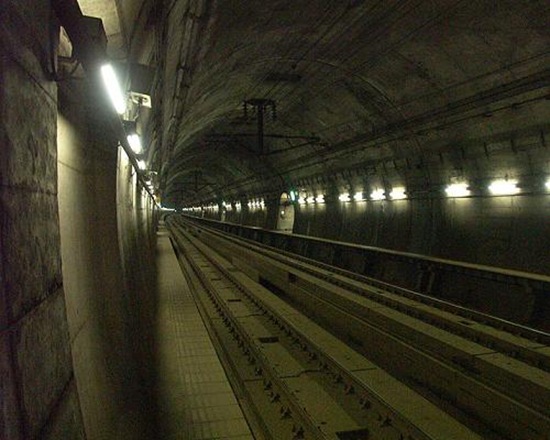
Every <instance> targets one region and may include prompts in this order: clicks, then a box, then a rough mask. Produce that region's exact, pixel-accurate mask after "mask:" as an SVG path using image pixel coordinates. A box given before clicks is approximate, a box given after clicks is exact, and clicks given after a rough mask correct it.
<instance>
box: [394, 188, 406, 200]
mask: <svg viewBox="0 0 550 440" xmlns="http://www.w3.org/2000/svg"><path fill="white" fill-rule="evenodd" d="M390 198H391V199H392V200H403V199H406V198H407V196H406V194H405V188H403V187H399V188H394V189H393V190H392V192H391V193H390Z"/></svg>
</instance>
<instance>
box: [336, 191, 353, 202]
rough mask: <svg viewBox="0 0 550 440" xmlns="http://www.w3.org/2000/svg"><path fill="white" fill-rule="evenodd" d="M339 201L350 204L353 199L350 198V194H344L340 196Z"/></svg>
mask: <svg viewBox="0 0 550 440" xmlns="http://www.w3.org/2000/svg"><path fill="white" fill-rule="evenodd" d="M338 200H340V201H341V202H349V201H350V200H351V197H350V196H349V193H343V194H340V195H339V196H338Z"/></svg>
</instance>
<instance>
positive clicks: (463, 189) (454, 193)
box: [445, 183, 471, 197]
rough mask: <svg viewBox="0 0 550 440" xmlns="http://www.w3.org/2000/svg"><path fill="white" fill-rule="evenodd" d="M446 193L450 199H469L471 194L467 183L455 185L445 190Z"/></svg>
mask: <svg viewBox="0 0 550 440" xmlns="http://www.w3.org/2000/svg"><path fill="white" fill-rule="evenodd" d="M445 192H446V193H447V196H449V197H468V196H469V195H470V194H471V191H470V190H469V189H468V184H467V183H453V184H452V185H449V186H447V188H445Z"/></svg>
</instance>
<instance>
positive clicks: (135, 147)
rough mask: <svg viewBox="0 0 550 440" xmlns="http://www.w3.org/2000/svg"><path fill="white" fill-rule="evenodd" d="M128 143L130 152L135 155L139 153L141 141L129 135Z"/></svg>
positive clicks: (133, 135)
mask: <svg viewBox="0 0 550 440" xmlns="http://www.w3.org/2000/svg"><path fill="white" fill-rule="evenodd" d="M127 139H128V143H129V144H130V148H131V149H132V151H133V152H134V153H136V154H139V153H141V140H140V138H139V136H138V135H137V134H135V133H134V134H129V135H128V138H127Z"/></svg>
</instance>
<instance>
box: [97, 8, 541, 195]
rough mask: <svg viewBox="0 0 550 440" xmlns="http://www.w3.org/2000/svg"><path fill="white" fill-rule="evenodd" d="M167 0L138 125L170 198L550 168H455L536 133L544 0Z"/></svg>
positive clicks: (157, 14) (158, 15)
mask: <svg viewBox="0 0 550 440" xmlns="http://www.w3.org/2000/svg"><path fill="white" fill-rule="evenodd" d="M88 3H94V2H93V1H90V0H88ZM117 3H124V4H125V6H124V7H125V8H126V10H128V9H132V7H129V6H128V4H131V3H132V2H117ZM136 3H139V2H136ZM145 3H147V2H145ZM160 4H161V2H157V3H156V6H151V7H149V9H147V11H148V14H150V15H153V17H152V18H151V17H149V20H148V21H147V23H149V24H151V23H152V24H154V25H155V32H154V33H152V34H153V35H154V39H155V45H154V47H155V48H156V53H155V54H154V56H153V58H152V59H151V60H149V61H150V63H151V65H152V66H153V67H154V68H155V70H156V75H155V82H154V84H153V90H152V94H153V110H152V114H151V117H150V118H148V124H147V127H146V129H144V132H146V133H147V137H148V144H149V153H148V157H149V160H150V165H151V166H152V168H153V169H155V170H157V171H158V176H159V184H160V188H161V191H162V196H163V200H164V201H165V203H168V204H176V205H187V204H194V203H199V202H211V201H214V200H221V199H222V198H224V199H231V198H233V199H237V198H242V199H246V198H247V197H253V196H257V195H261V194H272V193H273V194H275V193H278V192H280V191H281V190H284V189H287V188H289V187H290V186H294V187H302V186H308V187H309V188H310V189H311V188H313V189H314V188H315V187H316V186H317V187H319V188H321V187H323V186H325V187H326V186H327V185H328V182H329V181H331V182H336V184H337V185H341V186H346V185H351V186H353V185H354V184H357V183H356V181H357V180H362V181H364V180H365V179H367V180H368V179H383V180H384V181H389V182H390V184H392V183H393V184H397V183H400V184H405V185H407V186H413V185H420V186H422V185H424V186H426V185H430V184H436V183H441V182H444V181H445V180H446V179H448V178H450V177H452V176H453V175H457V173H458V174H460V173H466V174H467V173H469V172H470V173H473V174H475V173H478V174H483V173H492V174H494V175H496V174H499V173H501V174H503V175H504V174H506V175H508V174H514V173H533V172H549V171H550V170H548V169H546V170H538V171H537V170H533V169H517V167H514V164H513V163H508V162H505V161H500V162H498V161H496V162H495V161H492V162H491V164H486V165H483V166H481V167H479V168H480V169H476V170H468V169H464V168H465V167H466V168H467V166H468V164H467V162H466V161H465V160H464V159H465V158H467V157H470V158H471V157H474V156H475V155H477V154H480V153H479V152H480V151H481V152H483V151H485V154H486V152H487V148H488V147H487V145H492V144H493V143H495V142H496V143H500V144H503V143H504V144H506V145H508V144H509V145H511V147H510V148H514V145H515V144H514V142H520V141H519V140H521V139H522V138H525V139H541V138H543V137H544V134H543V131H544V130H545V129H546V128H548V121H549V116H550V111H549V103H550V101H549V100H548V96H549V88H548V84H549V81H548V80H549V78H550V63H549V52H548V50H549V49H548V48H549V47H550V34H549V32H550V30H549V29H550V27H549V26H548V23H549V20H548V19H549V18H550V13H549V10H550V8H548V2H547V1H544V0H541V1H536V0H529V1H518V0H500V1H498V2H494V1H475V2H474V1H464V0H463V1H450V0H433V1H417V0H408V1H405V0H395V1H392V0H384V1H374V0H348V1H332V0H324V1H321V0H309V1H296V0H272V1H265V0H248V1H242V0H223V1H208V0H203V1H199V0H197V1H191V0H176V1H170V2H169V1H165V2H162V6H159V5H160ZM121 8H122V7H121V5H120V4H119V13H120V14H121V16H123V18H124V16H125V14H126V15H128V13H127V12H125V11H124V10H122V11H121ZM142 8H143V5H142ZM122 9H124V8H122ZM133 9H134V10H137V9H139V7H138V6H134V7H133ZM134 15H135V14H134ZM121 21H122V22H124V19H123V20H121ZM126 21H128V17H126ZM126 28H127V29H126V32H130V31H129V30H128V28H129V26H126ZM134 34H135V32H134ZM129 40H131V38H130V39H129ZM245 103H247V104H246V105H245ZM260 107H261V108H264V111H263V113H264V124H263V127H264V136H263V138H262V139H263V146H262V145H261V142H260V139H259V137H258V129H259V128H258V111H259V110H258V109H259V108H260ZM526 142H527V141H526ZM530 142H531V144H532V142H537V141H530ZM540 142H541V143H545V142H546V141H545V140H544V139H542V140H541V141H540ZM545 154H546V157H547V153H545ZM433 157H438V158H439V164H438V166H437V167H430V166H428V165H426V164H429V163H430V162H431V161H432V160H433ZM447 157H449V158H450V160H447ZM512 162H513V161H512ZM543 163H544V164H547V163H548V160H547V159H546V161H543ZM388 164H389V165H388ZM541 166H542V165H541ZM545 166H547V165H545ZM483 167H485V168H483ZM474 177H479V176H474ZM354 182H355V183H354ZM324 189H326V188H324Z"/></svg>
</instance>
